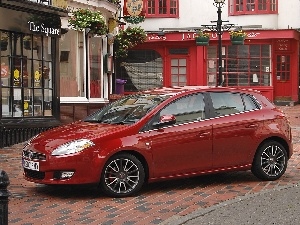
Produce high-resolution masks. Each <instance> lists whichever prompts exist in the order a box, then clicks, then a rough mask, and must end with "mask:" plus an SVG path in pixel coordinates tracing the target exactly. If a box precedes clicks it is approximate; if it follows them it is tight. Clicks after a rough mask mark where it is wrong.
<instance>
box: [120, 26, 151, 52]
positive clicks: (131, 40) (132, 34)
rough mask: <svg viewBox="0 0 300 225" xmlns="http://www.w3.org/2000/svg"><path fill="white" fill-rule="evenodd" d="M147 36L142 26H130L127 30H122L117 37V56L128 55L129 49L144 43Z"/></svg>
mask: <svg viewBox="0 0 300 225" xmlns="http://www.w3.org/2000/svg"><path fill="white" fill-rule="evenodd" d="M146 37H147V35H146V32H145V31H144V29H143V28H141V27H128V28H127V29H125V30H120V32H119V33H118V34H117V35H116V37H115V43H116V49H115V56H116V57H117V58H125V57H127V54H128V49H130V48H133V47H135V46H136V45H138V44H141V43H143V42H144V41H145V40H146Z"/></svg>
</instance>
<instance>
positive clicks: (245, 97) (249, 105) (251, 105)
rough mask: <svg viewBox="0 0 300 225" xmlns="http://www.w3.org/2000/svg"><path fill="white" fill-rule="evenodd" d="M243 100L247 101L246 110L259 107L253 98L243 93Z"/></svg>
mask: <svg viewBox="0 0 300 225" xmlns="http://www.w3.org/2000/svg"><path fill="white" fill-rule="evenodd" d="M243 100H244V103H245V110H253V109H257V107H256V105H255V103H254V102H253V99H252V98H251V97H250V96H249V95H243Z"/></svg>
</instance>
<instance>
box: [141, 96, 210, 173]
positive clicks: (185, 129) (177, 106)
mask: <svg viewBox="0 0 300 225" xmlns="http://www.w3.org/2000/svg"><path fill="white" fill-rule="evenodd" d="M170 114H172V115H174V116H175V117H176V124H174V125H169V126H162V127H159V128H156V129H152V130H149V131H147V132H146V134H145V136H144V137H143V140H141V139H140V140H141V141H143V142H147V143H148V145H149V149H151V153H152V157H153V160H152V168H153V176H154V177H163V176H178V175H183V174H185V173H191V172H197V171H199V170H205V169H209V168H210V167H211V165H212V124H211V121H210V120H205V107H204V96H203V95H202V94H197V95H189V96H187V97H184V98H181V99H179V100H177V101H174V102H172V103H171V104H169V105H168V106H166V107H165V108H164V109H163V110H161V111H160V112H159V113H158V114H157V115H156V116H155V118H154V119H153V120H152V121H151V123H153V122H155V121H157V120H158V119H159V118H160V117H161V116H163V115H170Z"/></svg>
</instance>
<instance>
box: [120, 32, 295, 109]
mask: <svg viewBox="0 0 300 225" xmlns="http://www.w3.org/2000/svg"><path fill="white" fill-rule="evenodd" d="M245 32H246V33H247V37H246V39H245V42H244V45H232V43H231V41H230V36H229V33H228V32H224V33H223V35H222V67H223V73H222V74H223V80H224V84H223V86H232V87H244V88H252V89H256V90H259V91H261V92H262V93H263V94H264V95H265V96H267V97H268V98H269V99H270V100H271V101H273V102H275V103H278V104H294V103H296V102H298V100H299V77H300V63H299V58H300V57H299V55H300V45H299V39H300V33H299V31H297V30H293V29H287V30H245ZM195 36H196V32H174V31H173V32H165V33H148V35H147V41H146V42H145V43H143V44H141V45H139V46H138V48H135V50H137V52H139V51H147V50H154V51H155V52H157V53H158V55H159V56H160V57H161V60H160V62H161V65H159V66H161V67H162V71H161V74H162V79H161V84H160V85H162V86H182V85H204V86H206V85H210V86H214V85H217V79H218V78H217V77H218V58H217V57H218V53H217V47H218V38H217V35H216V34H215V33H211V34H210V41H209V45H208V46H197V45H196V42H195ZM145 63H146V64H147V62H145ZM146 64H145V65H146ZM156 66H157V64H156ZM148 70H149V69H148ZM118 75H119V76H120V75H121V76H122V74H117V76H118ZM140 76H143V74H141V75H140ZM119 78H122V77H119ZM129 79H130V76H129ZM136 86H137V85H136ZM137 89H138V88H137ZM126 90H127V91H130V89H128V88H126V86H125V91H126Z"/></svg>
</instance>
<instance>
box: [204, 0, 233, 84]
mask: <svg viewBox="0 0 300 225" xmlns="http://www.w3.org/2000/svg"><path fill="white" fill-rule="evenodd" d="M213 5H214V6H216V7H217V8H218V11H217V13H218V20H217V21H211V23H216V25H202V26H204V27H206V28H208V29H210V30H211V31H213V32H216V33H217V35H218V80H217V82H216V83H217V85H216V86H218V84H219V86H223V82H224V81H223V75H222V70H223V67H222V66H223V65H222V64H223V63H222V34H223V31H228V30H229V29H230V28H232V27H233V26H234V24H230V23H226V24H223V22H229V21H224V20H222V17H221V15H222V10H221V9H222V7H223V6H224V5H225V0H214V3H213Z"/></svg>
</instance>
